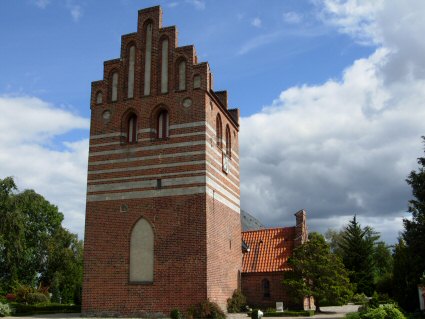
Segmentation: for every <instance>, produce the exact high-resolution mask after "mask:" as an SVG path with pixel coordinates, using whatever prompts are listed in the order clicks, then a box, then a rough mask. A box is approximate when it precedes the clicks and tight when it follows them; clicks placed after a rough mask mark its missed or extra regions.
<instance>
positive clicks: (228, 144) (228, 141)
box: [226, 125, 232, 157]
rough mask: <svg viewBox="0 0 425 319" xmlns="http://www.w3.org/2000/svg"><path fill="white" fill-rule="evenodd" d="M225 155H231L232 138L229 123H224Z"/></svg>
mask: <svg viewBox="0 0 425 319" xmlns="http://www.w3.org/2000/svg"><path fill="white" fill-rule="evenodd" d="M226 155H227V156H228V157H232V138H231V135H230V128H229V125H226Z"/></svg>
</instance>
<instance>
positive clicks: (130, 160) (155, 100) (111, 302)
mask: <svg viewBox="0 0 425 319" xmlns="http://www.w3.org/2000/svg"><path fill="white" fill-rule="evenodd" d="M149 23H150V24H151V25H152V50H151V64H150V68H151V79H150V92H149V94H147V95H146V94H145V89H144V88H145V84H146V83H145V81H146V77H145V71H146V70H145V65H146V61H145V59H146V56H147V55H146V43H147V41H146V33H147V31H146V30H147V29H146V26H147V25H148V24H149ZM165 37H166V38H167V39H168V47H169V49H168V63H167V65H168V86H167V87H168V91H167V93H161V65H162V59H161V54H162V52H161V43H162V41H163V39H164V38H165ZM121 41H122V44H121V56H120V58H119V59H114V60H110V61H106V62H104V76H103V80H100V81H95V82H93V83H92V95H91V129H90V150H89V164H88V165H89V166H88V180H87V206H86V228H85V232H86V233H85V252H84V253H85V256H84V282H83V312H84V313H97V314H99V313H104V314H124V315H131V314H134V315H137V314H138V313H141V312H163V313H168V312H169V311H170V310H171V309H173V308H179V309H181V310H187V308H188V307H189V306H191V305H193V304H195V303H198V302H200V301H203V300H205V299H207V298H210V299H211V300H214V301H216V302H218V303H219V304H220V305H221V306H222V307H223V308H224V307H225V301H226V299H227V298H228V297H230V296H231V294H232V292H233V290H234V289H236V288H237V285H238V271H240V269H241V259H242V255H241V226H240V217H239V212H240V203H239V195H240V192H239V158H238V154H239V144H238V129H239V127H238V120H239V119H238V114H239V112H238V110H232V111H230V110H228V109H227V107H228V106H227V93H226V94H224V93H220V94H219V95H216V94H215V93H214V92H213V90H212V74H211V72H210V68H209V65H208V64H207V63H198V59H197V56H196V51H195V49H194V47H193V46H184V47H179V46H178V40H177V32H176V28H175V27H173V26H172V27H162V13H161V9H160V8H159V7H153V8H148V9H144V10H140V11H139V15H138V28H137V32H136V33H131V34H127V35H124V36H122V39H121ZM131 46H135V48H136V49H135V66H134V70H135V71H134V83H133V85H134V95H133V97H131V98H127V96H128V95H127V92H128V86H129V85H132V84H131V83H130V81H128V74H129V62H128V59H129V57H128V52H129V48H130V47H131ZM182 59H184V60H185V61H186V72H185V73H186V78H185V80H186V88H185V90H179V89H178V85H177V84H178V83H177V82H178V65H179V62H180V61H182ZM114 72H117V73H118V86H117V100H116V101H112V94H111V92H112V83H111V81H112V74H113V73H114ZM195 76H197V77H200V86H199V87H194V77H195ZM99 94H101V95H102V101H101V102H100V101H98V99H97V98H98V95H99ZM224 97H226V98H224ZM188 99H190V103H186V102H187V101H188ZM161 110H166V111H167V112H168V114H169V136H168V137H167V138H162V139H158V138H157V137H156V136H157V135H156V132H157V116H158V114H159V113H160V111H161ZM231 112H232V113H231ZM218 113H219V114H220V116H221V118H222V121H223V138H224V137H225V129H226V126H229V129H230V132H231V145H232V154H231V156H230V164H231V168H230V171H229V172H224V171H223V168H222V160H223V152H224V149H223V147H225V145H226V144H225V143H224V144H223V146H222V147H219V146H218V145H217V144H216V137H215V136H216V134H215V117H216V115H217V114H218ZM131 116H136V117H137V121H136V126H137V134H136V136H137V141H136V142H134V143H128V142H127V132H128V125H129V124H128V119H129V118H130V117H131ZM224 142H225V141H224ZM229 155H230V154H229ZM140 218H145V219H146V220H147V221H148V222H149V223H150V224H151V226H152V228H153V232H154V280H153V283H145V284H140V283H139V284H135V283H131V282H129V260H130V236H131V231H132V227H133V226H134V225H135V223H136V222H137V221H138V220H139V219H140Z"/></svg>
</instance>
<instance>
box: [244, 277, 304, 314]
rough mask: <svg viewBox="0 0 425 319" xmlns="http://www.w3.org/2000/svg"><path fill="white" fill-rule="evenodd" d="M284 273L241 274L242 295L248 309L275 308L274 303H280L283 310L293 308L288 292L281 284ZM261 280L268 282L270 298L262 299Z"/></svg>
mask: <svg viewBox="0 0 425 319" xmlns="http://www.w3.org/2000/svg"><path fill="white" fill-rule="evenodd" d="M283 278H284V272H272V273H242V293H243V294H244V295H245V296H246V298H247V302H248V305H249V306H250V307H261V308H263V309H265V308H269V307H270V308H276V302H279V301H282V302H283V305H284V308H287V307H294V306H296V305H294V304H293V303H292V301H291V300H290V298H289V297H290V295H289V292H288V291H287V290H286V289H285V287H284V286H283V284H282V280H283ZM263 279H268V280H269V282H270V297H269V298H265V297H264V290H263V287H262V281H263Z"/></svg>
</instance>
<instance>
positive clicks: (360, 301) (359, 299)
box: [351, 293, 369, 305]
mask: <svg viewBox="0 0 425 319" xmlns="http://www.w3.org/2000/svg"><path fill="white" fill-rule="evenodd" d="M351 301H352V302H353V303H354V304H355V305H364V304H366V303H367V302H368V301H369V299H368V298H367V296H366V295H365V294H364V293H361V294H355V295H354V296H353V298H351Z"/></svg>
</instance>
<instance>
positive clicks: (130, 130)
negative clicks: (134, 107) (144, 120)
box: [127, 114, 137, 143]
mask: <svg viewBox="0 0 425 319" xmlns="http://www.w3.org/2000/svg"><path fill="white" fill-rule="evenodd" d="M127 142H128V143H136V142H137V116H136V115H135V114H132V115H131V116H130V117H129V118H128V123H127Z"/></svg>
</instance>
